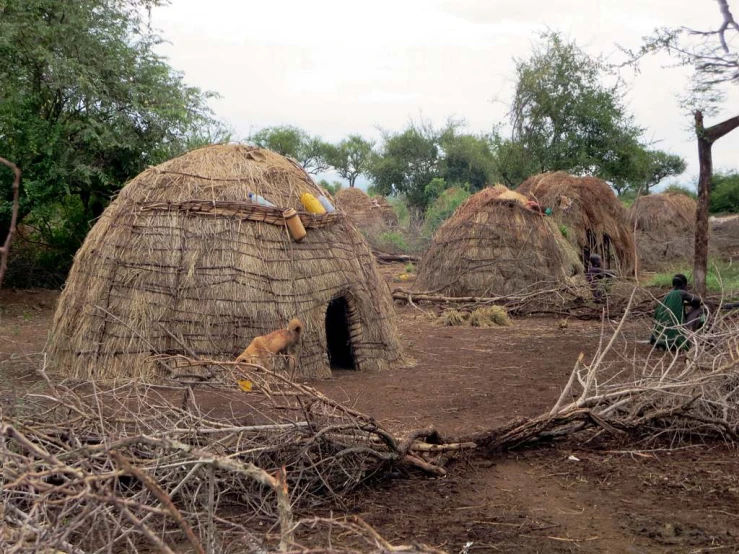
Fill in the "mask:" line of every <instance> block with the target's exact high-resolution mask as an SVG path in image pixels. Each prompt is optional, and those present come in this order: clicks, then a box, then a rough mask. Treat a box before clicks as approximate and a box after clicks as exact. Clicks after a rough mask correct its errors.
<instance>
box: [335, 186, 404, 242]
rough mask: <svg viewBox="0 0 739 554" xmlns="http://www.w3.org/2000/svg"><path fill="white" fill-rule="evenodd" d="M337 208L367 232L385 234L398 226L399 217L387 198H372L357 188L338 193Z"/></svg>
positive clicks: (342, 190)
mask: <svg viewBox="0 0 739 554" xmlns="http://www.w3.org/2000/svg"><path fill="white" fill-rule="evenodd" d="M336 206H337V207H338V208H339V209H341V210H343V211H344V212H345V213H346V214H347V215H348V216H349V219H351V221H352V222H353V223H354V224H355V225H356V226H357V227H358V228H359V229H361V230H365V231H367V232H375V233H376V232H383V231H387V230H389V229H390V228H392V227H396V226H397V225H398V216H397V215H395V211H394V210H393V207H392V206H391V205H390V203H389V202H388V201H387V200H386V199H385V198H382V197H377V198H370V197H369V195H368V194H367V193H366V192H364V191H363V190H361V189H358V188H356V187H349V188H342V189H340V190H339V192H337V193H336Z"/></svg>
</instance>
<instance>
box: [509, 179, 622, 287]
mask: <svg viewBox="0 0 739 554" xmlns="http://www.w3.org/2000/svg"><path fill="white" fill-rule="evenodd" d="M516 190H517V191H518V192H520V193H522V194H526V195H529V196H533V197H534V198H535V199H536V200H537V201H538V202H539V203H540V204H541V205H542V206H543V207H547V208H552V211H553V217H554V219H555V220H556V221H557V222H558V223H559V224H560V225H564V226H565V227H566V228H567V234H568V238H569V240H570V242H571V243H572V244H573V245H574V246H575V247H576V248H577V249H578V250H579V251H580V253H581V259H582V261H583V263H584V264H587V259H586V258H587V255H588V252H589V253H591V254H598V255H600V256H601V258H602V259H603V262H604V267H606V268H610V269H613V270H615V271H617V272H618V273H619V274H620V275H622V276H624V277H629V276H633V274H634V270H635V267H636V247H635V245H634V233H633V230H632V229H631V228H630V226H629V221H628V214H627V211H626V208H624V207H623V206H622V205H621V202H619V200H618V198H617V197H616V193H614V192H613V189H612V188H611V187H610V186H608V183H606V182H605V181H602V180H601V179H596V178H595V177H575V176H573V175H570V174H569V173H565V172H564V171H556V172H551V173H542V174H540V175H535V176H533V177H529V178H528V179H527V180H526V181H524V182H523V183H522V184H521V185H520V186H519V187H518V188H517V189H516Z"/></svg>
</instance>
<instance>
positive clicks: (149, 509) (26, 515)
mask: <svg viewBox="0 0 739 554" xmlns="http://www.w3.org/2000/svg"><path fill="white" fill-rule="evenodd" d="M168 362H169V363H170V364H171V363H173V360H168ZM179 362H180V363H181V364H185V363H186V364H189V365H191V366H198V365H205V364H208V363H209V362H202V361H200V362H198V361H194V360H186V359H180V360H179ZM217 368H218V369H219V370H220V371H221V372H222V373H221V376H222V377H226V375H225V373H226V371H227V370H231V369H233V368H234V366H229V365H223V364H218V366H217ZM224 370H226V371H224ZM230 377H231V376H229V378H230ZM233 377H236V378H238V379H239V384H240V387H241V390H239V389H236V387H235V386H232V387H227V386H222V385H221V386H219V385H216V384H211V385H208V386H207V388H208V389H209V390H207V391H206V390H205V389H203V388H202V387H193V386H179V387H158V386H152V385H143V384H141V383H136V382H128V383H122V384H114V385H111V386H109V387H106V388H100V387H99V386H96V385H94V384H78V385H76V386H72V385H69V384H67V385H55V384H54V383H53V382H52V381H51V380H48V381H47V387H46V388H47V389H48V390H47V391H46V392H44V393H43V394H30V395H28V396H27V397H26V398H25V399H24V402H25V403H24V404H23V405H22V406H20V407H19V408H17V409H16V413H13V414H8V413H6V414H2V416H3V417H2V424H1V427H0V437H2V438H1V440H2V443H1V444H0V462H2V468H3V469H2V481H0V485H1V487H2V489H1V490H0V501H1V505H2V508H1V509H2V514H1V515H2V520H3V522H4V530H3V532H2V535H1V536H0V551H3V552H52V551H62V552H69V553H75V554H78V553H82V552H114V551H121V550H126V551H131V552H136V551H140V550H141V549H142V548H143V549H144V550H145V549H151V548H152V547H153V548H155V549H156V550H159V551H163V552H172V551H176V550H178V549H182V548H185V549H187V550H190V551H194V552H221V551H226V550H228V549H229V548H232V549H234V550H237V551H239V552H243V551H254V552H257V551H270V550H274V549H280V550H282V551H293V550H302V549H303V547H301V546H299V545H298V543H297V540H298V539H299V537H297V535H296V532H297V533H299V532H300V530H301V529H304V528H306V526H310V527H318V528H326V527H328V528H330V527H331V526H339V527H341V529H342V531H341V532H342V533H343V534H344V536H345V539H346V540H347V541H348V542H347V544H348V545H350V546H351V545H352V544H353V543H355V544H357V545H362V546H361V548H359V550H362V551H367V550H368V549H373V550H385V551H387V550H390V549H395V548H399V549H400V550H399V551H418V549H417V548H416V547H410V546H408V547H392V548H391V547H390V545H389V544H387V543H386V542H384V541H383V540H382V539H381V537H379V535H377V534H376V533H375V532H374V531H372V530H371V529H370V528H369V527H368V526H366V525H364V524H362V523H361V522H358V521H354V522H352V521H332V520H315V519H313V520H310V521H300V520H299V519H298V517H297V516H296V513H297V512H299V511H300V510H301V509H303V508H306V507H309V506H311V505H314V503H315V501H316V500H322V499H326V498H327V497H329V498H334V499H336V498H340V497H341V495H342V494H343V493H345V492H346V491H348V490H351V489H352V488H354V487H356V486H357V485H358V484H359V483H361V482H363V481H364V480H365V479H367V478H368V477H369V476H371V475H373V474H375V473H377V472H379V471H382V470H383V469H384V468H388V467H390V466H393V465H406V466H408V465H409V466H413V467H416V468H421V469H423V470H425V471H429V472H432V473H434V474H443V473H444V470H443V469H442V468H441V467H439V466H437V465H434V464H433V463H432V462H430V461H428V460H429V459H430V457H431V456H438V455H439V453H438V452H434V451H435V450H437V449H436V448H435V447H434V446H433V445H431V444H427V443H425V442H423V441H420V440H419V439H421V438H423V437H426V436H430V435H432V432H431V431H428V432H418V433H414V434H413V435H412V436H411V437H408V438H407V439H405V440H404V441H399V440H397V439H396V438H394V437H393V436H392V435H390V434H389V433H387V432H386V431H384V430H383V429H382V428H381V427H379V426H378V425H377V424H376V423H375V422H373V421H372V420H371V419H370V418H368V417H366V416H364V415H362V414H359V413H357V412H355V411H353V410H351V409H348V408H345V407H343V406H341V405H340V404H338V403H335V402H333V401H331V400H329V399H327V398H325V397H323V396H322V395H321V394H320V393H318V392H317V391H315V390H313V389H311V388H309V387H305V386H303V385H300V384H297V383H293V382H291V381H290V380H289V379H287V378H286V377H284V376H281V375H278V374H275V373H272V372H269V371H266V370H264V369H262V368H258V367H251V368H248V369H241V370H239V374H238V375H234V376H233ZM232 382H235V380H234V381H232ZM208 406H209V407H208ZM424 457H426V458H427V459H423V458H424ZM311 535H315V532H313V533H311ZM347 537H349V538H348V539H347ZM368 544H369V545H371V546H372V548H370V547H369V546H368ZM322 546H323V545H322V544H320V540H319V545H313V550H314V551H316V550H318V551H321V547H322ZM425 550H428V549H425Z"/></svg>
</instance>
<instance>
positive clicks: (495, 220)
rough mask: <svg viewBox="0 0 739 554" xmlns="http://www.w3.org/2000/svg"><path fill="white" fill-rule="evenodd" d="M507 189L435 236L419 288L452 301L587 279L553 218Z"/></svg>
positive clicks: (471, 202) (464, 208)
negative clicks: (582, 277) (581, 276)
mask: <svg viewBox="0 0 739 554" xmlns="http://www.w3.org/2000/svg"><path fill="white" fill-rule="evenodd" d="M527 200H528V199H527V198H526V197H524V196H522V195H520V194H517V193H515V192H513V191H509V190H508V189H506V188H505V187H503V186H500V185H498V186H496V187H490V188H486V189H484V190H482V191H480V192H478V193H477V194H475V195H474V196H472V197H470V198H469V199H468V200H467V201H466V202H465V203H464V204H462V205H461V206H460V207H459V208H458V209H457V211H456V212H454V215H452V217H450V218H449V219H448V220H447V221H446V222H444V224H443V225H442V226H441V227H440V228H439V230H438V231H437V232H436V234H435V235H434V239H433V242H432V244H431V248H429V250H428V252H427V253H426V255H425V256H424V257H423V260H422V262H421V264H420V267H419V272H418V280H417V281H416V288H418V289H419V290H431V291H435V292H439V293H442V294H445V295H447V296H495V295H513V294H524V293H531V292H536V291H541V290H546V289H551V288H556V287H558V286H560V285H562V284H565V283H571V278H572V277H574V276H575V275H577V274H582V272H583V268H582V265H581V264H580V262H579V261H578V256H577V252H576V251H575V249H574V248H573V247H572V246H571V245H570V244H569V243H568V242H567V241H566V240H565V239H564V237H562V234H561V233H560V230H559V229H558V228H557V226H556V225H555V224H554V223H553V222H552V220H551V218H549V217H546V216H544V215H542V214H541V213H538V212H536V211H534V210H532V209H529V208H528V207H527V206H526V203H527Z"/></svg>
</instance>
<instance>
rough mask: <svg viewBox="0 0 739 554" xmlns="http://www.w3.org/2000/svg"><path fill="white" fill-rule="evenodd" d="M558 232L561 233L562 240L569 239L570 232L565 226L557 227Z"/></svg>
mask: <svg viewBox="0 0 739 554" xmlns="http://www.w3.org/2000/svg"><path fill="white" fill-rule="evenodd" d="M559 232H560V233H562V236H563V237H564V238H569V236H570V230H569V229H568V228H567V225H565V224H562V225H560V226H559Z"/></svg>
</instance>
